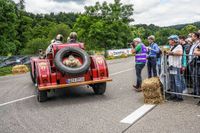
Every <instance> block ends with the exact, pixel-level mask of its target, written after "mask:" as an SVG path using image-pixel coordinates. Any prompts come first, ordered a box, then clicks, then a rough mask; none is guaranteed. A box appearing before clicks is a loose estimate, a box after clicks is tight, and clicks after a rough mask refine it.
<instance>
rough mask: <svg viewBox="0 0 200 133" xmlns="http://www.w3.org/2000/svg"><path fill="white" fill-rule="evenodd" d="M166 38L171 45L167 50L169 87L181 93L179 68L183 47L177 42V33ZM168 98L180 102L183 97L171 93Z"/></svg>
mask: <svg viewBox="0 0 200 133" xmlns="http://www.w3.org/2000/svg"><path fill="white" fill-rule="evenodd" d="M168 40H169V44H170V46H171V48H170V51H168V52H167V55H168V63H169V78H170V88H171V89H172V90H171V91H172V92H175V93H182V91H183V90H182V85H181V74H180V70H181V67H182V55H183V48H182V46H181V45H180V44H178V42H179V37H178V36H177V35H171V36H170V37H169V38H168ZM169 100H173V101H176V102H181V101H183V98H182V96H181V95H177V94H172V95H171V97H170V98H169Z"/></svg>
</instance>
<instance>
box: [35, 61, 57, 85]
mask: <svg viewBox="0 0 200 133" xmlns="http://www.w3.org/2000/svg"><path fill="white" fill-rule="evenodd" d="M35 69H36V79H37V84H38V86H47V85H52V84H56V74H55V73H51V67H50V63H49V61H48V60H47V59H39V60H35Z"/></svg>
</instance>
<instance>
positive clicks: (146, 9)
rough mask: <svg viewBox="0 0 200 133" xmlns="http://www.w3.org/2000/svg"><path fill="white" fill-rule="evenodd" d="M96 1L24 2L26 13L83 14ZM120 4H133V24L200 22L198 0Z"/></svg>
mask: <svg viewBox="0 0 200 133" xmlns="http://www.w3.org/2000/svg"><path fill="white" fill-rule="evenodd" d="M14 1H15V2H18V1H19V0H14ZM96 1H99V2H103V1H105V0H25V2H26V3H25V6H26V11H28V12H33V13H50V12H55V13H58V12H60V11H62V12H83V11H84V6H87V5H94V4H95V2H96ZM106 1H107V2H113V1H114V0H106ZM121 2H122V3H124V4H134V10H135V11H134V16H133V18H134V19H135V22H134V24H155V25H159V26H169V25H175V24H184V23H191V22H196V21H200V9H199V6H200V0H121Z"/></svg>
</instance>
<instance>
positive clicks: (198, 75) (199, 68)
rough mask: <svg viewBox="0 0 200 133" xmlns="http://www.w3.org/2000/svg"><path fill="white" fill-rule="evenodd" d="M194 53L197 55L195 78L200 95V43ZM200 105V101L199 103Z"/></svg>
mask: <svg viewBox="0 0 200 133" xmlns="http://www.w3.org/2000/svg"><path fill="white" fill-rule="evenodd" d="M194 55H195V56H196V63H195V65H194V71H195V75H194V79H195V81H196V84H195V87H196V92H197V91H198V94H199V95H200V83H199V82H200V44H199V45H198V46H197V47H196V49H195V50H194ZM197 105H199V106H200V101H199V102H198V104H197Z"/></svg>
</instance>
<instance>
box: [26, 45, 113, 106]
mask: <svg viewBox="0 0 200 133" xmlns="http://www.w3.org/2000/svg"><path fill="white" fill-rule="evenodd" d="M30 75H31V79H32V81H33V83H34V84H35V86H36V88H37V99H38V101H39V102H43V101H46V100H47V99H48V96H47V92H48V91H50V90H52V89H60V88H66V87H72V86H80V85H89V86H91V87H92V88H93V90H94V93H95V94H98V95H102V94H104V92H105V90H106V82H108V81H112V79H111V78H109V72H108V67H107V63H106V60H105V58H104V57H103V56H99V55H93V56H90V55H88V54H87V52H86V51H85V50H84V44H83V43H68V44H53V45H52V49H51V52H50V53H48V54H47V55H46V56H45V57H44V58H41V57H32V58H31V66H30Z"/></svg>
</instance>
